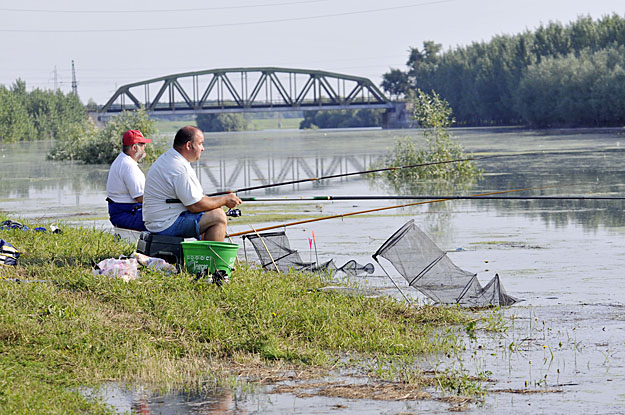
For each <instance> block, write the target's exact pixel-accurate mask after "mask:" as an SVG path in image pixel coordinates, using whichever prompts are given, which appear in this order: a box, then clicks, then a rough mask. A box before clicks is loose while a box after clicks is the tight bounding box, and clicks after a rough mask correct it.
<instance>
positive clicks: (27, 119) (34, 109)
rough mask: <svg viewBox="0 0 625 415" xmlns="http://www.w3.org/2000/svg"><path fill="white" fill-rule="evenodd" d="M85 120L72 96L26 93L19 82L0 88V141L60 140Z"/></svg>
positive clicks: (82, 107)
mask: <svg viewBox="0 0 625 415" xmlns="http://www.w3.org/2000/svg"><path fill="white" fill-rule="evenodd" d="M86 120H87V112H86V109H85V107H84V106H83V105H82V103H81V102H80V100H79V98H78V97H77V96H76V95H74V94H67V95H65V94H63V93H62V92H61V91H56V92H54V91H44V90H41V89H35V90H33V91H31V92H27V91H26V83H25V82H24V81H22V80H19V79H18V80H17V81H15V83H14V84H13V85H12V86H11V88H10V89H7V88H5V87H4V86H0V141H6V142H15V141H25V140H39V139H56V138H62V137H64V136H65V135H66V134H67V131H68V130H69V129H75V128H76V125H81V124H83V123H85V122H86Z"/></svg>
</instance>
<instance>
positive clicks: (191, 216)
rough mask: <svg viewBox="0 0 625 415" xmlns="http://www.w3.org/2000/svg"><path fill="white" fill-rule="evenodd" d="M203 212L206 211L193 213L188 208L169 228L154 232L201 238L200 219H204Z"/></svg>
mask: <svg viewBox="0 0 625 415" xmlns="http://www.w3.org/2000/svg"><path fill="white" fill-rule="evenodd" d="M203 214H204V212H199V213H192V212H189V211H188V210H187V211H185V212H182V213H181V214H180V215H179V216H178V217H177V218H176V221H175V222H174V223H173V224H172V225H171V226H170V227H169V228H167V229H165V230H163V231H160V232H154V233H155V234H157V235H168V236H179V237H182V238H196V239H198V240H200V239H201V237H200V219H202V215H203Z"/></svg>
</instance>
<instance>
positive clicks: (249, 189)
mask: <svg viewBox="0 0 625 415" xmlns="http://www.w3.org/2000/svg"><path fill="white" fill-rule="evenodd" d="M600 151H618V150H617V149H603V150H574V151H568V152H566V151H535V152H526V153H506V154H493V155H490V156H479V157H466V158H459V159H453V160H444V161H433V162H429V163H418V164H408V165H406V166H393V167H382V168H379V169H371V170H363V171H355V172H350V173H340V174H331V175H328V176H320V177H310V178H306V179H297V180H289V181H286V182H280V183H271V184H263V185H258V186H251V187H243V188H240V189H236V190H224V191H221V192H215V193H210V194H207V196H221V195H225V194H228V193H242V192H249V191H251V190H260V189H268V188H270V187H277V186H288V185H290V184H299V183H306V182H315V181H321V180H327V179H337V178H340V177H349V176H356V175H361V174H369V173H381V172H385V171H392V170H402V169H412V168H416V167H427V166H436V165H441V164H449V163H460V162H463V161H479V160H486V159H491V158H501V157H517V156H533V155H547V154H583V153H596V152H600ZM165 202H166V203H181V202H180V200H179V199H166V200H165Z"/></svg>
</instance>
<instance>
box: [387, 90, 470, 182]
mask: <svg viewBox="0 0 625 415" xmlns="http://www.w3.org/2000/svg"><path fill="white" fill-rule="evenodd" d="M413 119H414V120H415V121H417V123H418V125H419V128H421V129H422V131H423V136H424V138H425V143H424V145H422V144H420V143H418V142H417V140H416V139H414V138H412V137H404V138H400V139H398V140H397V141H396V143H395V147H394V148H393V150H391V151H390V152H389V153H388V154H387V155H386V160H385V162H384V165H385V166H386V167H395V166H409V165H415V164H426V163H436V162H441V161H448V160H458V159H465V158H468V156H467V155H466V154H465V153H464V149H463V148H462V146H461V145H460V144H458V143H457V142H455V141H454V139H453V136H452V134H451V133H450V131H449V128H450V127H451V126H452V124H453V123H454V119H453V117H452V110H451V107H450V106H449V104H448V103H447V101H445V100H444V99H442V98H441V97H440V95H438V94H437V93H435V92H433V93H432V94H431V95H428V94H426V93H424V92H423V91H421V90H417V94H416V96H415V97H414V99H413ZM479 175H480V171H479V170H478V169H477V168H476V167H475V164H474V163H473V162H472V161H468V160H467V161H460V162H454V163H445V164H436V165H430V166H423V167H419V168H412V169H396V170H389V171H387V172H385V174H384V177H385V179H386V181H387V182H388V183H389V184H390V185H391V186H392V187H393V188H394V190H396V191H398V192H404V191H408V192H412V191H416V190H415V187H416V186H417V184H418V183H419V182H422V181H423V180H430V181H431V180H436V181H443V182H452V181H455V182H457V184H467V183H470V182H471V181H472V180H473V179H475V178H476V177H477V176H479Z"/></svg>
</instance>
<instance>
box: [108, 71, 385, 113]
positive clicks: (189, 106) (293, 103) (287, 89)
mask: <svg viewBox="0 0 625 415" xmlns="http://www.w3.org/2000/svg"><path fill="white" fill-rule="evenodd" d="M141 107H144V108H145V109H146V110H147V111H148V112H150V113H152V114H154V115H158V114H162V115H171V114H197V113H220V112H257V111H293V110H296V111H308V110H321V109H323V110H344V109H363V108H380V109H382V108H384V109H388V110H392V109H393V108H394V105H393V103H392V102H391V101H390V100H389V99H388V98H386V97H385V96H384V94H383V93H382V92H381V91H380V90H379V89H378V87H376V86H375V84H373V82H371V80H369V79H367V78H362V77H357V76H350V75H344V74H339V73H333V72H325V71H314V70H305V69H291V68H274V67H262V68H227V69H211V70H206V71H199V72H185V73H180V74H174V75H168V76H163V77H160V78H154V79H149V80H146V81H141V82H135V83H132V84H128V85H124V86H121V87H120V88H119V89H118V90H117V91H116V92H115V93H114V94H113V96H112V97H111V98H110V99H109V100H108V101H107V103H106V104H104V106H102V107H101V108H100V109H99V112H100V113H118V112H121V111H133V110H137V109H139V108H141Z"/></svg>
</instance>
